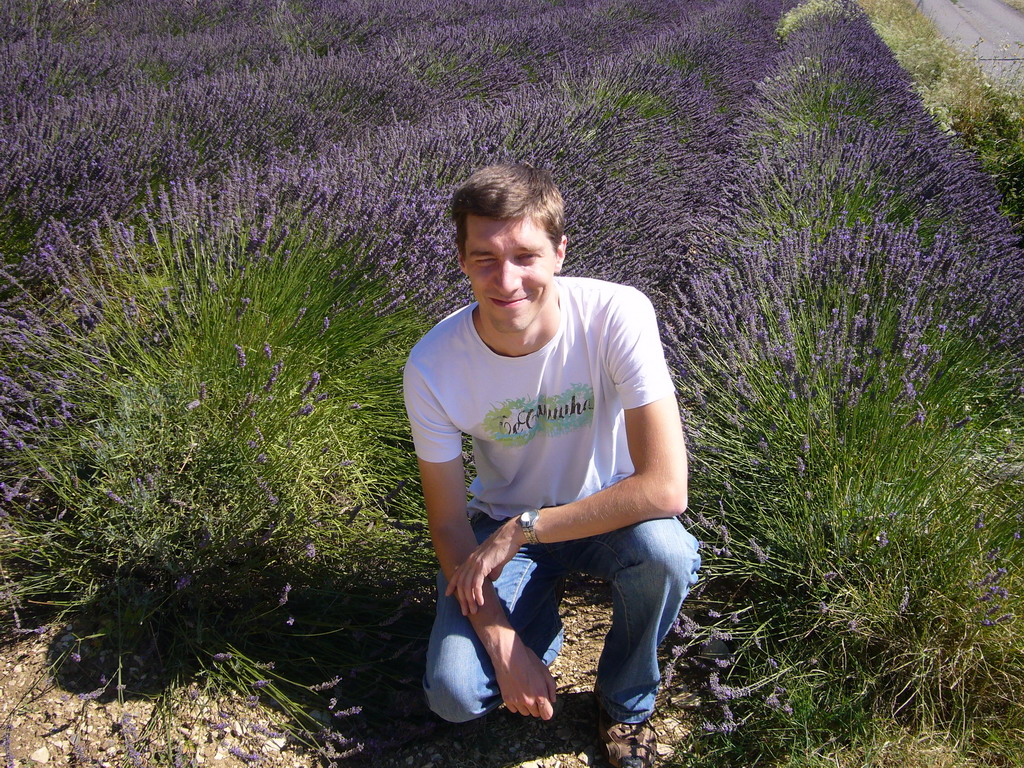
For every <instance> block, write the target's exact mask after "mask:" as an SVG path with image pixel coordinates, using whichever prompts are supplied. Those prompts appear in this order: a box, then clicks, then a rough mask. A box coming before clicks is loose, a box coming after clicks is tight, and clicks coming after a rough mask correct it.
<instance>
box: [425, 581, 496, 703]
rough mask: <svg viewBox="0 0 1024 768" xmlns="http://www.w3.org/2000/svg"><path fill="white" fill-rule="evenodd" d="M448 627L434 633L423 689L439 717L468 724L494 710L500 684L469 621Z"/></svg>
mask: <svg viewBox="0 0 1024 768" xmlns="http://www.w3.org/2000/svg"><path fill="white" fill-rule="evenodd" d="M442 594H443V593H442ZM441 599H442V600H449V599H451V598H444V597H442V598H441ZM436 629H438V627H436V626H435V630H436ZM445 629H446V630H447V631H438V632H434V633H432V634H431V638H430V646H429V647H428V648H427V669H426V672H425V673H424V675H423V690H424V692H425V693H426V696H427V705H428V706H429V707H430V709H431V710H432V711H433V712H434V713H435V714H436V715H437V716H438V717H441V718H443V719H444V720H447V721H448V722H450V723H464V722H467V721H469V720H474V719H476V718H478V717H481V716H482V715H485V714H487V712H489V711H490V710H491V709H494V707H496V706H497V705H498V704H499V703H500V696H496V695H495V690H496V689H497V684H496V683H495V682H494V681H493V675H492V673H491V672H490V670H489V668H487V667H486V666H485V660H484V658H483V654H485V652H484V651H483V649H482V648H478V647H477V646H478V641H477V640H476V636H475V634H473V629H472V627H471V626H470V625H469V622H468V621H463V622H461V623H460V624H459V625H458V626H456V627H452V626H449V627H446V628H445Z"/></svg>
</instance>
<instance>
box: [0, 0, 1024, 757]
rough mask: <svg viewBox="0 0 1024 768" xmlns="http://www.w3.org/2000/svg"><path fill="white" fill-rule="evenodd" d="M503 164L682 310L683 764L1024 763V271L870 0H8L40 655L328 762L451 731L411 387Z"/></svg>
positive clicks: (14, 611)
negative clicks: (477, 187)
mask: <svg viewBox="0 0 1024 768" xmlns="http://www.w3.org/2000/svg"><path fill="white" fill-rule="evenodd" d="M497 161H525V162H530V163H532V164H535V165H540V166H544V167H549V168H551V169H552V170H553V172H554V174H555V177H556V180H557V181H558V183H559V185H560V187H561V188H562V191H563V194H564V196H565V198H566V201H567V222H566V224H567V227H566V229H567V234H568V237H569V252H568V253H569V257H568V260H567V262H566V267H567V271H568V272H569V273H570V274H577V275H587V276H594V277H601V278H606V279H611V280H616V281H620V282H625V283H629V284H632V285H635V286H637V287H638V288H641V289H642V290H644V291H646V292H647V293H648V295H650V296H651V298H652V299H653V300H654V302H655V306H656V308H657V310H658V312H659V316H660V321H661V323H662V333H663V338H664V340H665V343H666V352H667V355H668V359H669V361H670V364H671V366H672V368H673V372H674V374H675V376H676V377H677V382H678V392H679V397H680V402H681V404H682V407H683V411H684V420H685V424H686V429H687V437H688V443H689V448H690V452H691V466H692V476H691V492H690V499H691V506H690V509H689V511H688V523H689V525H691V526H692V527H693V530H694V531H695V533H697V534H698V537H699V538H701V539H702V542H703V546H704V559H705V568H704V571H703V580H702V582H701V583H700V585H699V586H698V588H697V591H696V593H695V595H694V598H693V599H692V600H690V601H688V603H687V606H686V607H687V608H688V609H691V612H690V613H686V614H684V615H683V616H681V617H680V620H679V622H678V623H677V626H676V628H675V631H674V635H673V636H672V637H671V638H670V639H669V641H668V642H667V643H666V659H665V663H666V670H667V672H666V677H667V678H668V683H667V684H668V685H669V686H682V685H686V686H688V687H691V688H692V687H694V686H700V696H701V700H702V702H703V703H702V705H701V707H700V709H699V710H698V711H697V713H696V714H695V715H694V714H692V713H691V714H688V715H687V717H689V718H691V719H692V720H693V727H694V735H693V738H692V739H691V740H690V741H689V742H688V743H687V744H680V745H678V746H679V752H678V753H677V755H676V756H675V757H674V758H670V759H669V764H672V765H702V766H733V765H765V766H783V765H785V766H825V765H882V764H885V765H892V764H893V763H891V762H889V763H882V762H872V759H873V758H872V754H873V752H872V750H873V749H874V748H875V746H877V744H879V743H881V742H884V741H886V740H891V739H892V738H895V736H894V734H895V735H903V736H906V737H907V738H908V739H910V740H911V741H913V740H914V739H916V738H918V737H919V736H920V735H923V734H928V735H929V737H930V738H932V739H938V740H939V741H940V742H941V743H942V745H943V747H944V749H946V750H947V752H946V753H944V754H948V755H952V757H950V758H949V759H950V760H951V761H950V762H946V763H943V764H948V765H972V766H973V765H993V766H997V765H998V766H1010V765H1024V714H1022V713H1024V706H1022V704H1024V694H1022V693H1021V691H1022V690H1024V632H1022V631H1021V621H1022V620H1024V598H1022V592H1024V580H1022V565H1024V563H1022V552H1024V545H1022V543H1021V531H1022V530H1024V521H1022V515H1024V420H1022V417H1024V363H1022V360H1024V251H1022V248H1021V243H1020V242H1019V236H1017V235H1015V234H1014V231H1013V229H1012V227H1011V226H1010V224H1009V223H1008V222H1007V220H1006V219H1004V218H1003V217H1002V216H1001V215H1000V214H999V212H998V203H999V201H998V197H997V193H996V191H995V187H994V185H993V183H992V181H991V179H989V178H988V177H987V176H985V175H984V174H983V173H982V172H981V170H980V166H979V164H978V161H977V160H976V158H974V157H973V156H971V155H969V154H968V153H967V152H965V151H964V150H962V149H959V148H958V147H957V145H956V144H955V143H954V141H953V140H952V138H951V137H950V136H948V135H946V134H944V133H943V132H942V131H941V130H940V129H939V127H937V126H936V125H935V124H934V123H933V121H932V120H931V118H930V117H929V116H928V115H927V113H926V112H925V111H924V109H923V108H922V106H921V104H920V103H919V100H918V99H917V97H916V96H915V94H914V92H913V90H912V87H911V82H910V80H909V78H908V76H907V75H906V74H905V73H904V72H903V71H902V70H901V69H900V68H899V66H898V65H897V64H896V62H895V60H894V58H893V57H892V55H891V54H890V52H889V50H888V49H887V48H886V47H885V46H884V44H883V43H882V42H881V41H880V40H879V38H878V37H877V36H876V35H875V33H874V32H873V31H872V29H871V26H870V25H869V23H868V22H867V20H866V18H865V17H864V15H863V14H862V13H861V12H860V11H859V10H858V8H857V6H856V5H854V4H852V3H849V2H846V1H845V0H808V1H807V2H806V3H804V4H799V5H798V4H796V3H794V2H793V1H792V0H784V1H779V0H517V1H516V2H513V0H462V1H461V2H452V3H445V4H440V5H439V4H436V3H431V2H426V1H425V0H408V1H407V2H396V1H395V0H344V1H343V0H288V1H286V0H187V1H185V2H182V1H181V0H96V2H92V3H87V2H71V3H69V2H66V1H65V0H0V253H2V254H3V257H4V259H3V264H4V265H3V268H2V272H0V491H2V492H3V496H2V501H0V555H2V560H0V580H2V581H3V586H2V588H0V589H2V592H3V600H2V603H0V604H2V605H3V608H2V610H3V627H4V628H5V629H6V630H7V632H6V634H8V635H9V636H11V637H13V638H16V637H18V636H19V635H25V634H31V633H43V632H46V631H47V627H48V626H53V625H56V624H63V623H67V622H69V621H73V622H74V626H75V627H76V630H75V634H74V637H73V638H72V640H71V641H70V642H65V643H64V644H63V645H59V646H58V645H55V646H54V648H53V651H52V661H53V664H54V667H55V669H56V670H58V674H59V676H61V678H60V679H62V680H65V681H67V684H68V685H69V686H71V681H73V682H74V686H77V688H75V687H71V688H70V690H73V691H74V690H77V691H79V692H80V695H82V696H86V697H93V698H106V699H125V698H130V697H133V696H143V695H144V696H165V697H167V698H168V699H170V698H173V697H174V696H176V695H178V693H180V691H182V690H185V689H188V688H189V687H190V686H195V685H197V684H201V685H202V686H209V687H213V688H216V689H218V690H224V691H233V692H237V693H239V694H241V695H243V696H254V697H258V698H259V700H261V701H264V702H271V703H273V704H274V706H275V707H276V712H277V713H278V715H279V719H280V723H279V726H280V728H281V730H282V731H285V730H287V731H289V732H291V733H293V734H296V735H297V736H300V737H302V738H303V739H305V740H307V742H308V744H309V749H310V750H311V752H310V754H313V753H315V752H317V751H319V754H321V755H322V756H323V760H324V761H325V762H331V761H333V762H341V763H348V762H353V763H355V762H358V761H360V760H366V759H371V760H372V758H373V756H374V755H375V754H378V755H379V754H381V753H382V752H385V751H387V750H389V749H392V748H393V747H395V746H396V745H400V744H402V743H404V742H406V741H408V740H409V739H412V738H416V737H417V736H418V735H420V734H422V733H424V732H427V731H429V730H430V728H431V727H432V726H431V723H430V721H429V719H428V718H427V716H426V715H425V714H424V713H423V712H422V711H421V706H420V705H419V703H418V701H417V697H416V695H415V690H416V687H417V677H418V675H419V674H420V672H419V664H420V658H421V656H422V651H423V648H424V645H425V627H426V625H427V622H428V621H429V618H430V605H429V602H430V600H431V597H432V596H431V593H430V591H429V587H430V585H431V584H432V572H433V570H434V568H435V567H436V566H435V565H434V560H433V555H432V552H431V550H430V547H429V543H428V541H427V539H426V536H425V529H424V514H423V512H422V509H421V502H420V499H419V496H418V488H417V483H416V477H417V475H416V469H415V462H414V460H413V457H412V450H411V440H410V436H409V433H408V427H407V425H406V422H405V417H404V410H403V407H402V399H401V396H400V386H401V367H402V365H403V364H404V361H405V357H406V355H407V354H408V350H409V349H410V347H411V345H412V344H413V343H414V342H415V340H416V339H417V338H418V337H419V335H420V334H422V333H423V332H424V331H425V329H426V328H428V327H429V326H430V324H431V323H432V322H434V321H436V320H437V319H438V318H439V317H441V316H443V315H444V314H445V313H447V312H449V311H451V310H452V309H453V308H455V307H457V306H459V305H461V304H462V303H464V302H466V301H467V300H468V299H469V292H468V290H467V286H465V285H464V284H463V280H462V279H461V275H460V273H459V271H458V268H457V264H456V260H455V253H454V242H453V232H452V231H451V226H450V224H449V223H448V222H447V218H446V212H445V209H446V205H447V201H448V197H449V195H450V192H451V190H452V188H453V186H454V185H455V184H456V183H458V182H459V181H461V180H462V179H463V178H464V177H465V176H467V175H468V174H469V173H470V172H471V171H472V170H473V169H475V168H477V167H479V166H481V165H484V164H486V163H491V162H497ZM723 644H724V646H723ZM712 647H715V648H722V647H726V648H727V649H728V653H726V654H721V653H718V654H708V653H704V652H703V651H706V650H707V649H709V648H712ZM139 656H143V657H146V658H148V659H150V660H151V661H152V660H156V659H158V660H159V666H160V671H161V680H162V681H163V682H162V683H161V686H160V689H159V690H158V691H153V690H152V689H151V687H150V688H146V686H145V685H144V684H143V682H142V681H141V680H140V679H136V678H134V677H133V673H132V671H131V668H130V667H131V665H130V663H129V660H130V659H131V658H133V657H136V658H137V657H139ZM153 663H156V662H155V661H154V662H153ZM312 707H319V708H320V709H321V710H324V711H330V712H331V713H332V714H333V715H334V716H335V717H332V718H329V719H331V720H332V724H331V725H329V726H326V727H325V726H324V725H323V723H321V722H319V721H318V720H317V719H316V718H314V717H311V716H310V715H309V712H310V709H311V708H312ZM396 715H397V717H396ZM396 722H397V723H398V726H397V727H396ZM382 723H383V724H384V727H382V725H381V724H382ZM5 727H6V728H7V730H8V733H7V737H6V738H7V741H6V742H5V743H8V744H9V743H10V732H9V731H10V726H9V725H7V726H5ZM123 734H124V735H123V740H124V752H123V756H124V759H125V761H126V764H135V765H158V764H168V765H170V764H174V765H180V764H189V757H188V756H189V755H190V754H193V753H194V749H191V745H190V744H188V743H186V741H183V739H184V737H181V736H178V735H176V731H175V730H174V728H163V729H161V727H157V726H156V725H153V727H151V728H144V729H142V730H141V731H138V730H136V729H134V728H125V729H123ZM190 749H191V751H190ZM244 757H245V759H246V760H248V758H249V757H252V758H254V759H253V760H252V761H250V762H258V760H256V759H255V758H257V757H258V755H255V754H253V755H248V756H244ZM8 760H9V762H10V761H11V760H12V758H10V753H9V752H8ZM76 760H77V761H78V763H80V764H82V765H91V764H96V763H97V760H98V757H97V756H96V755H91V754H88V752H85V751H83V754H82V755H78V756H77V757H76ZM12 764H13V763H12ZM906 764H908V765H910V764H913V765H918V764H920V765H925V764H928V763H926V762H918V763H913V762H907V763H906ZM933 764H936V763H933Z"/></svg>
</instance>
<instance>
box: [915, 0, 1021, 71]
mask: <svg viewBox="0 0 1024 768" xmlns="http://www.w3.org/2000/svg"><path fill="white" fill-rule="evenodd" d="M917 6H918V8H920V9H921V10H922V11H923V12H924V13H925V15H927V16H928V18H930V19H931V20H932V21H933V22H934V23H935V26H936V27H938V29H939V31H940V32H941V33H942V34H943V35H945V36H946V37H947V38H949V39H950V40H952V41H953V42H954V43H956V44H958V45H959V46H960V47H962V48H964V49H965V50H967V51H969V52H971V53H973V54H974V55H975V56H976V57H977V59H978V63H979V64H980V65H981V67H982V69H984V70H985V71H986V72H987V73H988V74H990V75H992V76H993V77H1000V78H1012V79H1015V80H1020V81H1024V13H1021V12H1020V11H1018V10H1016V9H1015V8H1011V7H1010V6H1008V5H1007V4H1006V3H1004V2H1002V1H1001V0H917Z"/></svg>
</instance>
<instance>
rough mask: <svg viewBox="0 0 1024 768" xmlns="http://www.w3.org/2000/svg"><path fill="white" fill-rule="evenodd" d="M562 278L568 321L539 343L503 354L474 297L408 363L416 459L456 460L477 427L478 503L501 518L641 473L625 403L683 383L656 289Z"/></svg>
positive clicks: (632, 404) (643, 401)
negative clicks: (489, 341) (487, 332)
mask: <svg viewBox="0 0 1024 768" xmlns="http://www.w3.org/2000/svg"><path fill="white" fill-rule="evenodd" d="M556 281H557V285H558V299H559V310H560V316H561V318H560V324H559V328H558V331H557V333H556V334H555V336H554V337H553V338H552V339H551V340H550V341H548V343H547V344H545V345H544V346H543V347H541V348H540V349H538V350H537V351H535V352H532V353H530V354H528V355H524V356H522V357H505V356H502V355H499V354H496V353H495V352H493V351H492V350H491V349H490V348H489V347H488V346H487V345H486V344H484V342H483V341H482V340H481V339H480V336H479V334H478V333H477V330H476V328H475V326H474V325H473V316H472V313H473V309H474V307H475V306H476V304H475V303H474V304H470V305H469V306H467V307H463V308H462V309H460V310H458V311H457V312H454V313H452V314H451V315H449V316H448V317H446V318H445V319H444V320H442V321H441V322H440V323H438V324H437V325H436V326H434V327H433V328H432V329H431V330H430V331H429V332H428V333H427V334H426V336H424V337H423V338H422V339H421V340H420V341H419V343H418V344H416V346H415V347H413V350H412V352H411V353H410V355H409V361H408V363H407V364H406V366H405V404H406V410H407V411H408V414H409V421H410V422H411V424H412V435H413V442H414V444H415V447H416V455H417V456H419V457H420V458H421V459H423V460H424V461H429V462H444V461H450V460H452V459H454V458H457V457H459V456H461V455H462V434H463V433H466V434H468V435H471V436H472V438H473V453H474V457H475V461H476V470H477V476H476V478H475V479H474V480H473V482H472V484H471V485H470V489H469V490H470V493H471V494H472V496H473V499H472V501H471V502H470V509H471V510H482V511H484V512H486V513H487V514H489V515H491V517H494V518H496V519H498V520H504V519H507V518H509V517H512V516H513V515H518V514H520V513H522V512H523V511H525V510H527V509H535V508H540V507H550V506H557V505H560V504H567V503H569V502H571V501H576V500H577V499H581V498H585V497H587V496H590V495H591V494H593V493H596V492H597V491H599V490H601V489H603V488H606V487H608V486H609V485H612V484H613V483H616V482H618V481H619V480H621V479H622V478H624V477H627V476H629V475H631V474H632V473H633V463H632V462H631V461H630V458H629V450H628V447H627V445H626V429H625V420H624V416H623V409H624V408H638V407H640V406H641V405H647V404H648V403H652V402H654V401H656V400H660V399H661V398H663V397H667V396H668V395H671V394H673V393H674V391H675V390H674V387H673V385H672V380H671V377H670V376H669V373H668V367H667V366H666V364H665V354H664V350H663V349H662V346H661V339H660V337H659V335H658V324H657V320H656V319H655V315H654V308H653V307H652V306H651V302H650V300H649V299H648V298H647V297H646V296H644V294H642V293H641V292H640V291H638V290H636V289H635V288H631V287H629V286H625V285H618V284H615V283H608V282H604V281H602V280H593V279H589V278H579V277H576V278H570V277H556Z"/></svg>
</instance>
